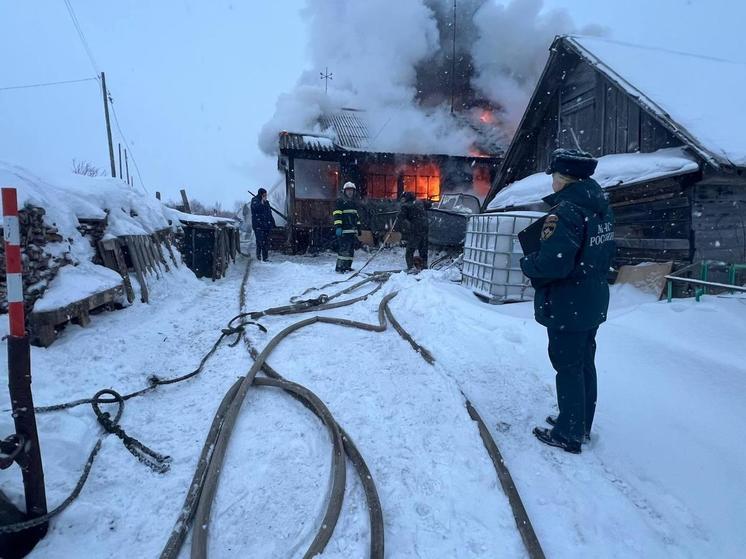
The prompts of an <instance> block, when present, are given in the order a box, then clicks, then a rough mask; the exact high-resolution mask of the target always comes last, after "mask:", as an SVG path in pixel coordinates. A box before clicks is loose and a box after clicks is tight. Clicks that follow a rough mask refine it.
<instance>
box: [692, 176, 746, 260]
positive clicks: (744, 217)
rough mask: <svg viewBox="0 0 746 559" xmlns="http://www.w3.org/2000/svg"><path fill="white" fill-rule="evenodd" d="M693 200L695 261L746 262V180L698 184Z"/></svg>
mask: <svg viewBox="0 0 746 559" xmlns="http://www.w3.org/2000/svg"><path fill="white" fill-rule="evenodd" d="M692 202H693V206H692V230H693V236H694V251H695V254H694V258H695V260H719V261H723V262H727V263H746V180H745V181H744V182H743V183H742V184H728V185H726V184H698V185H696V186H695V188H694V192H693V200H692Z"/></svg>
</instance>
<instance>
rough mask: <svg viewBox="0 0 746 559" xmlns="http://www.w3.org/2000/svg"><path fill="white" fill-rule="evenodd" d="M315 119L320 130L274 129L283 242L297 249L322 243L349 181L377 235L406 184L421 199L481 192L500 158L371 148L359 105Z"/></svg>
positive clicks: (484, 192)
mask: <svg viewBox="0 0 746 559" xmlns="http://www.w3.org/2000/svg"><path fill="white" fill-rule="evenodd" d="M319 124H320V128H321V129H322V130H324V133H323V134H318V133H314V134H311V133H294V132H281V133H280V137H279V158H278V168H279V169H280V171H281V172H283V173H284V175H285V194H286V196H285V214H286V215H287V217H288V223H287V226H286V227H287V229H286V233H287V242H288V245H289V246H290V247H292V248H293V250H296V251H302V250H305V248H306V247H307V246H309V245H312V246H324V245H325V244H326V243H327V241H328V239H329V238H330V236H333V228H332V218H331V216H332V211H333V209H334V203H335V201H336V199H337V197H338V196H339V194H340V189H341V187H342V185H343V184H344V183H345V182H347V181H352V182H354V183H355V185H356V186H357V188H358V193H359V197H360V210H361V220H362V222H363V227H364V228H365V229H369V230H371V231H372V232H373V233H374V236H375V234H376V233H377V232H380V231H382V230H383V227H384V224H385V223H386V222H390V221H391V219H392V216H393V215H395V214H396V212H397V210H398V200H399V197H400V196H401V195H402V193H404V192H408V191H409V192H414V193H415V194H416V195H417V197H418V198H421V199H423V198H430V199H438V198H439V197H440V196H441V195H442V194H446V193H461V192H467V193H474V194H475V195H477V196H478V197H479V198H480V200H483V199H484V197H485V196H486V195H487V193H488V191H489V189H490V186H491V184H492V181H493V180H494V178H495V176H496V174H497V169H498V166H499V162H500V157H499V155H492V156H488V155H479V156H477V155H471V156H454V155H439V154H427V155H420V154H404V153H386V152H381V151H375V150H374V149H372V148H371V147H370V145H369V144H370V142H369V134H368V129H367V125H366V122H365V118H364V113H363V112H362V111H356V110H352V109H344V110H342V111H339V112H337V113H334V114H331V115H327V116H324V117H322V118H321V119H320V123H319Z"/></svg>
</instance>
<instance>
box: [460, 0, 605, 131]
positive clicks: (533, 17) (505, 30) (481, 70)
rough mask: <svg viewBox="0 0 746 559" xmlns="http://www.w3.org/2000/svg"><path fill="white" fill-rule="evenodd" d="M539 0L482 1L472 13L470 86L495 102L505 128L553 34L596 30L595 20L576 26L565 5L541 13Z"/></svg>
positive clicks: (513, 120) (519, 112) (514, 121)
mask: <svg viewBox="0 0 746 559" xmlns="http://www.w3.org/2000/svg"><path fill="white" fill-rule="evenodd" d="M542 7H543V0H514V1H512V2H510V3H508V4H506V5H500V4H497V3H494V2H485V3H484V4H483V5H482V6H481V8H480V9H479V10H478V11H477V13H476V14H475V16H474V22H475V24H476V26H477V29H478V36H477V39H476V41H475V43H474V46H473V48H472V55H473V57H474V66H475V70H476V76H475V77H474V79H473V80H472V84H473V85H474V87H475V88H476V89H477V90H478V91H479V92H480V93H482V94H483V95H484V96H486V97H487V98H488V99H490V100H492V101H493V102H495V103H497V104H498V105H499V106H500V107H501V109H502V111H501V115H500V116H501V119H500V120H501V121H502V122H503V123H504V125H505V126H506V127H507V128H508V130H509V132H510V134H511V135H512V133H513V132H515V128H516V127H517V126H518V123H519V121H520V119H521V116H523V112H524V110H525V109H526V105H527V103H528V100H529V97H530V96H531V93H532V92H533V89H534V86H535V85H536V82H537V81H538V79H539V76H540V74H541V70H542V68H543V67H544V64H545V63H546V60H547V57H548V53H547V49H548V47H549V45H551V43H552V41H553V40H554V37H555V36H557V35H566V34H576V33H577V34H581V35H600V34H603V33H604V30H603V29H602V28H601V27H599V26H587V27H584V28H582V29H580V30H578V29H577V28H576V27H575V25H574V24H573V22H572V18H571V17H570V14H568V13H567V12H566V11H565V10H552V11H549V12H546V13H542Z"/></svg>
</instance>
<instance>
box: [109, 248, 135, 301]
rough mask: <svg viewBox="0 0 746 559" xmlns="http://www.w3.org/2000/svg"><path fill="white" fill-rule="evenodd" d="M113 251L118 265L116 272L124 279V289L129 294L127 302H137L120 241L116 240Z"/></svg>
mask: <svg viewBox="0 0 746 559" xmlns="http://www.w3.org/2000/svg"><path fill="white" fill-rule="evenodd" d="M113 241H114V245H113V250H112V253H113V254H114V260H115V261H116V263H117V267H116V270H117V271H118V272H119V274H120V275H121V276H122V279H123V280H124V289H125V293H126V294H127V302H129V303H132V302H133V301H134V300H135V290H134V289H132V282H131V281H130V274H129V270H128V269H127V264H126V262H125V260H124V254H123V253H122V247H121V244H120V243H119V240H118V239H116V240H114V239H113Z"/></svg>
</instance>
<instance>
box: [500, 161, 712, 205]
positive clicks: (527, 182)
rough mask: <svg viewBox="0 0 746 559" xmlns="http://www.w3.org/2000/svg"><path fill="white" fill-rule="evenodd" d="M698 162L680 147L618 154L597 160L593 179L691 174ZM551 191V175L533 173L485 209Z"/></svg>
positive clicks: (613, 182)
mask: <svg viewBox="0 0 746 559" xmlns="http://www.w3.org/2000/svg"><path fill="white" fill-rule="evenodd" d="M698 169H699V165H698V164H697V162H696V161H694V160H693V159H692V158H691V157H690V156H688V155H687V154H686V153H685V152H684V150H683V149H682V148H680V147H676V148H666V149H660V150H658V151H655V152H653V153H620V154H612V155H604V156H603V157H599V159H598V167H596V172H595V173H594V175H593V178H594V179H595V180H596V181H597V182H598V184H600V185H601V186H602V187H604V188H608V187H610V186H621V185H630V184H635V183H640V182H644V181H650V180H654V179H660V178H664V177H670V176H676V175H683V174H686V173H693V172H695V171H697V170H698ZM551 193H552V177H551V176H550V175H547V174H546V173H544V172H541V173H535V174H533V175H529V176H528V177H526V178H524V179H521V180H519V181H516V182H514V183H512V184H509V185H508V186H506V187H505V188H503V189H502V190H501V191H500V192H498V193H497V195H496V196H495V198H493V200H492V201H491V202H490V203H489V205H488V206H487V211H491V210H499V209H502V208H508V207H512V206H525V205H528V204H535V203H538V202H541V199H542V198H544V197H545V196H548V195H549V194H551Z"/></svg>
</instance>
